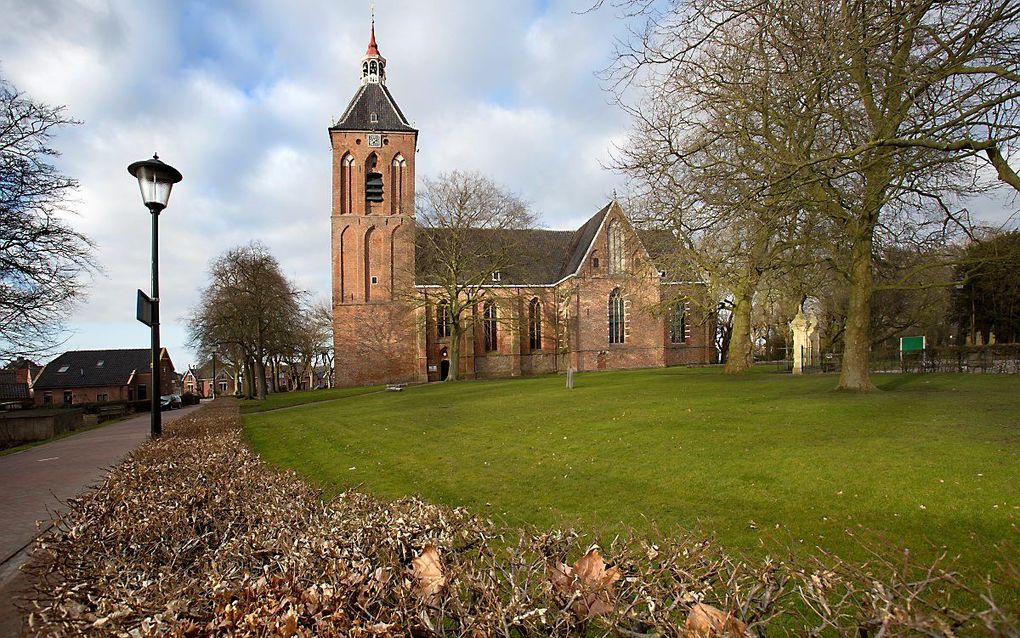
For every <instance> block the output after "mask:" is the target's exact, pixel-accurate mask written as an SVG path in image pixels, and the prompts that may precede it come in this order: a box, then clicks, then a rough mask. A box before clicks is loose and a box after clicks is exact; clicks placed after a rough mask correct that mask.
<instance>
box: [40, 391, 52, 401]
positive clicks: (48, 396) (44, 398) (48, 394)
mask: <svg viewBox="0 0 1020 638" xmlns="http://www.w3.org/2000/svg"><path fill="white" fill-rule="evenodd" d="M42 402H43V403H45V404H51V403H53V393H52V392H43V395H42Z"/></svg>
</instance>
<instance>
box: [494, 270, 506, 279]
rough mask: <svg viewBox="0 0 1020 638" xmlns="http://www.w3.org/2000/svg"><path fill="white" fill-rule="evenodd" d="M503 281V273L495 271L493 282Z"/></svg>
mask: <svg viewBox="0 0 1020 638" xmlns="http://www.w3.org/2000/svg"><path fill="white" fill-rule="evenodd" d="M502 279H503V273H501V272H500V271H498V270H496V271H493V273H492V280H493V281H501V280H502Z"/></svg>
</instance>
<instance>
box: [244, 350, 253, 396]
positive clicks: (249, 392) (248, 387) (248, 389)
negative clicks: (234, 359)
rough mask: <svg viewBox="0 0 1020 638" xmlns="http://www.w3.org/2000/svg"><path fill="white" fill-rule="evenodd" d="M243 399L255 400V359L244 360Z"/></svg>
mask: <svg viewBox="0 0 1020 638" xmlns="http://www.w3.org/2000/svg"><path fill="white" fill-rule="evenodd" d="M244 398H246V399H254V398H255V359H254V358H252V357H247V356H246V357H245V358H244Z"/></svg>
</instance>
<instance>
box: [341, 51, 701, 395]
mask: <svg viewBox="0 0 1020 638" xmlns="http://www.w3.org/2000/svg"><path fill="white" fill-rule="evenodd" d="M373 38H374V35H373ZM373 42H374V39H373ZM376 63H378V64H379V66H378V69H379V71H378V73H379V74H378V75H372V74H373V73H376V66H375V64H376ZM362 64H363V73H362V88H361V89H359V91H358V93H357V94H356V95H355V97H354V100H352V102H351V105H350V106H349V107H348V109H347V111H346V112H345V113H344V115H343V117H342V118H341V120H340V121H339V122H338V123H337V124H336V125H335V126H334V127H332V128H331V129H330V143H331V145H332V149H333V174H332V199H333V204H332V216H331V236H332V280H333V286H332V292H333V332H334V345H335V347H336V378H337V384H338V385H368V384H374V383H389V382H407V381H425V380H430V381H437V380H440V379H441V378H445V375H444V367H448V366H449V365H451V363H450V362H449V358H448V351H449V345H450V344H449V337H444V336H441V335H440V331H439V330H438V328H437V325H436V308H435V306H434V304H433V301H435V300H433V299H430V294H431V292H430V289H429V288H428V287H427V286H416V285H415V272H414V268H415V238H414V233H415V220H414V180H415V151H416V145H417V138H418V132H417V131H416V130H414V129H412V128H411V127H410V126H409V125H408V124H407V121H406V119H405V118H404V117H403V114H402V113H400V110H399V108H398V107H397V106H396V103H395V102H394V101H393V99H392V96H391V95H390V94H389V92H388V90H386V89H385V75H384V73H383V70H384V68H385V66H384V65H385V61H384V60H383V59H382V57H381V56H380V55H379V54H378V50H377V49H375V48H373V47H370V48H369V52H368V54H366V56H365V58H364V60H363V61H362ZM369 64H372V65H373V66H372V67H371V68H370V67H369ZM380 181H381V187H380V184H379V183H380ZM373 187H374V188H375V189H376V191H377V192H378V191H379V190H381V194H382V196H381V198H380V197H378V196H375V197H373V196H371V195H370V193H369V190H370V189H372V188H373ZM379 199H381V201H373V200H379ZM596 218H599V219H596ZM596 223H597V224H598V230H597V232H596V233H595V234H594V236H593V237H591V236H590V235H589V237H591V238H590V239H589V240H587V242H586V243H585V245H581V246H580V247H579V250H580V251H583V253H584V256H583V259H582V260H581V261H580V263H579V265H578V266H577V267H576V269H574V270H572V271H571V272H570V273H567V274H566V275H565V276H563V277H562V278H561V279H560V280H559V281H556V282H551V283H540V284H539V283H536V285H514V286H500V285H494V286H493V287H492V288H490V289H489V290H488V291H489V292H490V293H491V295H492V299H493V300H494V302H495V305H496V320H495V321H494V322H490V323H492V324H494V325H495V332H496V339H495V341H496V347H495V349H493V350H491V351H486V340H485V335H484V325H485V323H486V322H485V321H483V317H482V309H481V308H475V312H474V315H473V318H472V320H469V324H470V325H469V326H468V329H467V330H465V332H466V333H467V334H466V335H465V336H463V342H462V344H461V349H460V352H461V360H460V362H459V367H460V371H461V375H462V378H482V377H505V376H521V375H531V374H542V373H549V372H557V371H564V370H566V369H567V368H574V369H575V370H603V369H619V368H643V367H655V366H664V365H677V364H688V363H713V362H715V360H716V358H715V357H716V355H715V347H714V332H715V323H714V316H712V315H708V314H704V313H698V312H696V311H695V308H699V307H703V306H704V304H703V303H701V302H703V301H704V297H705V294H706V292H705V288H704V286H702V285H700V284H697V283H679V282H664V280H663V278H662V277H661V276H660V273H659V271H658V270H657V269H656V267H655V265H654V264H653V261H652V258H651V256H650V255H649V253H648V251H647V250H646V249H645V247H644V245H643V244H642V242H641V239H640V236H639V235H638V233H636V232H635V230H634V229H633V227H632V226H631V225H630V223H629V222H628V221H627V219H626V217H625V215H624V214H623V211H622V210H621V208H620V206H619V205H618V204H617V203H616V202H613V203H612V204H611V205H610V206H608V207H607V208H606V209H603V210H602V211H599V213H597V214H596V217H595V218H593V219H592V220H589V224H592V228H594V224H596ZM614 225H616V228H617V231H616V232H617V235H616V238H617V243H618V244H620V245H618V246H617V247H616V248H615V250H613V255H614V256H615V257H616V260H615V261H614V262H613V263H612V264H611V263H610V261H611V260H610V259H609V257H610V253H611V247H610V245H609V243H610V241H609V229H610V227H611V226H614ZM586 226H587V225H586ZM579 232H580V231H579ZM621 251H622V253H621ZM596 264H597V265H596ZM611 270H612V272H611ZM614 291H618V292H617V294H618V295H619V296H621V297H622V310H623V321H622V326H618V329H621V332H620V334H619V336H618V338H616V339H611V338H610V320H609V307H610V295H612V294H614ZM614 298H615V297H614ZM674 298H683V299H686V300H687V309H686V315H685V323H684V328H685V329H684V330H683V335H682V338H678V331H677V330H676V329H675V327H674V329H673V330H672V331H671V330H670V325H668V324H669V322H668V321H667V319H666V315H665V314H664V307H665V305H666V304H667V303H668V302H670V301H671V300H672V299H674ZM533 308H534V312H537V314H538V315H540V317H541V321H540V322H537V325H538V327H539V330H540V332H541V335H540V343H538V344H535V345H536V346H540V347H535V348H532V336H533V332H535V323H536V322H533V321H531V320H530V315H531V314H532V312H533V310H532V309H533ZM610 341H619V342H618V343H617V342H614V343H610ZM674 341H676V342H677V343H673V342H674ZM490 345H491V344H490ZM444 362H445V363H444Z"/></svg>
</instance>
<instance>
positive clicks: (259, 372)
mask: <svg viewBox="0 0 1020 638" xmlns="http://www.w3.org/2000/svg"><path fill="white" fill-rule="evenodd" d="M255 388H256V392H257V398H258V399H259V400H260V401H264V400H265V398H266V394H267V392H266V362H265V361H263V359H262V357H260V356H259V357H255Z"/></svg>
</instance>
